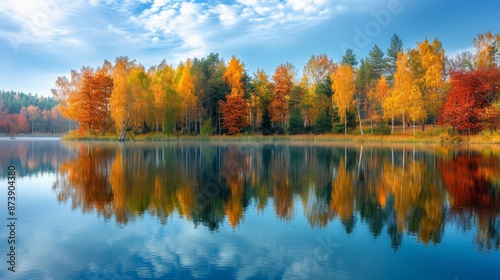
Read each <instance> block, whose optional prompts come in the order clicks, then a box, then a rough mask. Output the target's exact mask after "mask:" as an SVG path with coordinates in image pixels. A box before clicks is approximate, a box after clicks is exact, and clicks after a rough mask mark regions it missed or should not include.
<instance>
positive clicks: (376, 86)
mask: <svg viewBox="0 0 500 280" xmlns="http://www.w3.org/2000/svg"><path fill="white" fill-rule="evenodd" d="M472 43H473V47H474V49H475V53H472V52H470V51H462V52H459V53H457V54H456V55H454V56H447V55H446V54H445V49H444V48H443V46H442V43H441V42H440V41H439V39H437V38H436V39H434V40H432V41H430V40H429V39H427V38H425V39H424V40H423V41H420V42H418V43H417V44H416V46H415V47H413V48H406V49H404V48H403V42H402V40H401V39H400V38H399V36H398V35H396V34H395V35H394V36H393V37H392V38H391V41H390V44H389V48H388V49H387V51H386V52H384V51H383V50H382V49H381V48H379V47H378V46H377V45H374V46H373V48H372V49H371V50H370V52H369V54H368V56H367V57H365V58H361V59H360V60H358V58H357V56H356V54H355V53H354V52H353V50H352V49H348V50H347V51H346V52H345V54H344V55H343V57H342V60H341V61H340V62H334V61H333V60H332V59H330V58H329V57H328V56H327V55H326V54H320V55H313V56H311V58H310V59H309V61H308V62H307V63H306V65H305V66H304V67H303V70H302V72H301V76H300V77H299V75H298V73H299V72H298V71H297V68H296V67H295V66H294V65H292V64H290V63H284V64H282V65H279V66H277V67H276V69H275V71H274V73H266V72H265V71H264V70H262V69H258V70H257V71H256V72H255V73H252V74H249V73H248V72H247V70H246V69H245V64H244V63H243V62H242V61H240V60H239V59H238V58H236V57H235V56H233V57H232V58H231V59H230V60H229V61H228V62H227V63H226V62H225V61H224V59H222V58H220V57H219V55H218V54H214V53H211V54H210V55H208V56H207V57H205V58H201V59H199V58H194V59H187V60H186V61H182V62H180V63H179V64H178V66H176V67H174V66H173V65H172V64H169V63H167V61H165V60H163V61H162V62H161V63H160V64H158V65H156V66H153V67H150V68H149V69H146V68H145V67H144V66H143V65H142V64H140V63H138V62H137V61H135V60H131V59H129V58H128V57H125V56H124V57H118V58H116V60H115V61H114V63H112V62H110V61H107V60H105V61H104V63H103V65H102V66H99V67H97V68H92V67H82V68H81V69H80V70H78V71H77V70H72V71H71V75H70V77H65V76H64V77H59V78H58V79H57V81H56V86H55V88H54V89H52V93H53V95H54V97H55V98H56V99H57V101H58V102H59V106H58V108H59V112H60V114H61V115H62V116H64V117H66V118H69V119H71V120H74V121H76V123H77V132H78V133H79V134H82V135H99V134H102V135H104V134H118V133H120V135H121V137H120V138H123V136H124V135H125V134H124V133H125V131H132V132H134V133H136V134H137V133H147V132H163V133H168V134H186V135H196V134H202V135H211V134H228V135H232V134H239V133H245V134H263V135H272V134H302V133H315V134H320V133H344V134H347V133H348V132H349V133H359V134H361V135H363V134H365V133H372V134H391V133H394V131H395V128H394V127H395V126H399V127H401V128H402V132H403V133H408V134H409V133H413V134H415V131H416V129H417V128H418V129H420V127H421V129H422V130H424V129H425V125H426V124H427V125H432V126H435V125H439V126H446V127H452V128H453V129H454V130H455V131H457V132H458V133H461V134H476V133H478V132H480V131H483V130H490V131H496V130H497V129H498V127H499V124H500V101H499V97H500V69H499V66H500V52H499V47H500V34H493V33H491V32H486V33H482V34H478V35H477V37H476V38H474V39H473V40H472Z"/></svg>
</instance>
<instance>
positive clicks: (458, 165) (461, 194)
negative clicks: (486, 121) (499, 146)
mask: <svg viewBox="0 0 500 280" xmlns="http://www.w3.org/2000/svg"><path fill="white" fill-rule="evenodd" d="M493 164H494V162H493V161H492V158H489V159H488V158H482V157H480V156H478V155H473V154H469V153H459V154H458V155H457V157H456V158H454V159H453V160H451V161H444V160H439V161H438V167H439V170H440V171H441V176H442V177H443V181H444V184H445V186H446V188H447V189H448V191H449V193H450V195H451V196H452V197H453V199H452V201H453V203H452V204H451V208H452V210H453V211H461V210H462V209H464V208H469V209H470V208H474V209H475V210H484V209H494V208H495V204H496V200H495V199H494V198H493V197H491V196H490V193H489V190H488V180H487V179H486V177H485V176H484V175H486V174H489V171H485V170H487V169H488V166H494V165H493ZM497 165H498V162H497ZM497 170H498V169H497Z"/></svg>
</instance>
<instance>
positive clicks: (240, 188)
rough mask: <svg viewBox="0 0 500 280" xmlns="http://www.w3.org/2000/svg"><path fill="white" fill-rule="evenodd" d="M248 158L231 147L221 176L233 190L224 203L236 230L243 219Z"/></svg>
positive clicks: (224, 159) (227, 152)
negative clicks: (245, 174)
mask: <svg viewBox="0 0 500 280" xmlns="http://www.w3.org/2000/svg"><path fill="white" fill-rule="evenodd" d="M249 162H250V161H249V160H247V159H246V156H244V155H242V154H241V153H239V151H238V149H237V147H234V146H231V147H229V148H228V150H227V151H226V153H224V157H223V161H222V166H221V171H220V176H221V177H222V178H223V179H224V180H225V181H226V184H227V186H228V187H229V189H230V190H231V196H230V197H229V199H228V200H227V201H225V202H224V211H225V213H226V215H227V217H228V219H229V223H230V224H231V226H232V227H233V228H234V227H236V226H237V225H238V224H239V223H240V221H241V219H242V218H243V204H242V202H243V195H244V187H245V177H244V176H243V175H244V173H245V172H246V171H247V170H249V167H248V165H247V164H248V163H249Z"/></svg>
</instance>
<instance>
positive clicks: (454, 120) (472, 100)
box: [438, 68, 500, 134]
mask: <svg viewBox="0 0 500 280" xmlns="http://www.w3.org/2000/svg"><path fill="white" fill-rule="evenodd" d="M498 93H500V69H498V68H492V69H480V70H476V71H473V72H471V71H468V72H452V73H451V88H450V91H449V93H448V96H447V97H446V100H445V102H444V104H443V108H442V109H441V114H440V116H439V121H438V123H439V124H450V125H452V126H453V127H455V128H456V129H457V130H458V131H459V133H462V134H471V133H476V132H479V131H481V130H482V129H483V120H484V117H483V116H484V112H485V110H486V108H489V107H490V106H491V104H492V102H493V101H494V100H495V99H496V98H497V95H498Z"/></svg>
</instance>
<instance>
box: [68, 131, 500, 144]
mask: <svg viewBox="0 0 500 280" xmlns="http://www.w3.org/2000/svg"><path fill="white" fill-rule="evenodd" d="M118 138H119V136H118V135H117V134H106V135H88V134H87V135H82V134H78V133H76V132H74V131H70V132H69V133H68V134H66V135H64V136H63V137H62V139H63V140H76V141H81V140H84V141H85V140H92V141H118ZM134 138H135V140H136V141H148V142H155V141H183V142H198V141H206V142H360V143H362V142H374V143H477V144H499V143H500V132H495V133H491V132H482V133H480V134H477V135H471V136H469V135H459V134H458V133H457V132H456V131H454V130H453V129H452V128H446V127H429V128H426V130H425V131H423V132H422V131H416V132H415V135H414V134H413V130H412V129H408V130H407V131H406V132H405V133H403V132H402V129H401V128H398V129H395V132H394V133H393V134H390V135H375V134H370V130H369V129H366V130H365V134H364V135H361V134H360V132H359V130H354V131H352V132H351V133H349V134H347V135H345V134H321V135H315V134H300V135H272V136H264V135H244V134H239V135H232V136H228V135H211V136H203V135H196V136H192V135H171V134H170V135H169V134H164V133H160V132H156V133H145V134H138V135H134ZM126 141H133V139H132V138H131V136H130V135H127V140H126Z"/></svg>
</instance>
